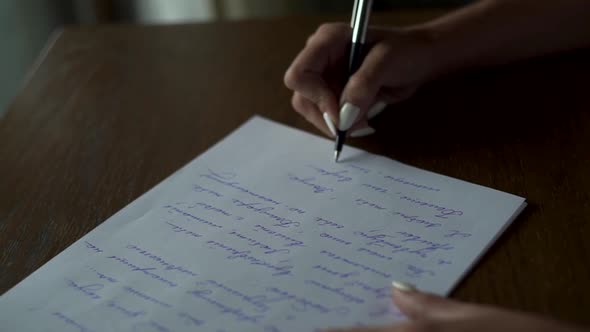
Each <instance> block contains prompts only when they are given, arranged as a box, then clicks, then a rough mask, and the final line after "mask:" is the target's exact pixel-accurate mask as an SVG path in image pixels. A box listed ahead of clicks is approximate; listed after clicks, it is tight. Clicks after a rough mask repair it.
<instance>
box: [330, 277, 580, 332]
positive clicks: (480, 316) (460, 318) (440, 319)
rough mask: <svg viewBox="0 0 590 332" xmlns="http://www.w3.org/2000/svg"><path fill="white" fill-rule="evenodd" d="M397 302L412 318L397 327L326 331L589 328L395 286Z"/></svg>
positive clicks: (554, 331)
mask: <svg viewBox="0 0 590 332" xmlns="http://www.w3.org/2000/svg"><path fill="white" fill-rule="evenodd" d="M392 292H393V301H394V303H395V304H396V305H397V306H398V308H399V309H400V311H401V312H403V313H404V314H405V315H406V316H407V317H408V321H406V322H403V323H400V324H398V325H395V326H386V327H377V328H352V329H337V330H328V331H326V332H471V331H477V332H498V331H502V332H529V331H531V332H532V331H535V332H582V331H587V330H585V329H581V328H578V327H575V326H570V325H566V324H563V323H560V322H557V321H554V320H549V319H546V318H543V317H539V316H535V315H532V314H527V313H521V312H515V311H508V310H504V309H500V308H495V307H491V306H484V305H476V304H470V303H464V302H459V301H455V300H450V299H446V298H443V297H439V296H436V295H431V294H425V293H421V292H419V291H404V290H399V289H396V288H394V289H393V291H392Z"/></svg>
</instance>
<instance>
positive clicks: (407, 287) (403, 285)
mask: <svg viewBox="0 0 590 332" xmlns="http://www.w3.org/2000/svg"><path fill="white" fill-rule="evenodd" d="M391 285H392V286H393V288H395V289H399V290H401V291H403V292H413V291H416V287H415V286H414V285H412V284H409V283H407V282H403V281H393V282H392V283H391Z"/></svg>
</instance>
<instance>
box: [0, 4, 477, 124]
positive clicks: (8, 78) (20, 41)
mask: <svg viewBox="0 0 590 332" xmlns="http://www.w3.org/2000/svg"><path fill="white" fill-rule="evenodd" d="M467 2H469V1H468V0H437V1H435V0H375V1H374V7H375V8H374V9H375V11H395V10H396V9H399V8H424V7H432V8H435V7H436V8H448V7H453V6H459V5H461V4H464V3H467ZM351 7H352V0H349V1H344V0H2V1H0V43H1V44H0V45H2V48H1V49H0V116H2V114H3V113H4V110H5V109H6V106H7V105H8V104H9V102H10V100H11V99H12V98H13V97H14V95H15V94H16V93H17V91H18V90H19V88H20V87H21V86H22V84H23V82H24V81H25V80H26V77H27V73H28V72H30V71H32V70H33V68H34V61H35V59H36V58H37V57H38V55H39V54H40V52H41V50H42V49H43V46H44V45H45V44H46V42H47V40H48V38H49V36H50V34H51V32H52V31H55V30H56V29H59V27H60V26H63V25H64V24H104V23H107V24H108V23H142V24H176V23H187V22H208V21H214V20H242V19H252V18H268V17H281V16H293V15H298V16H300V15H310V16H311V15H320V14H330V13H334V14H345V13H348V12H350V11H351Z"/></svg>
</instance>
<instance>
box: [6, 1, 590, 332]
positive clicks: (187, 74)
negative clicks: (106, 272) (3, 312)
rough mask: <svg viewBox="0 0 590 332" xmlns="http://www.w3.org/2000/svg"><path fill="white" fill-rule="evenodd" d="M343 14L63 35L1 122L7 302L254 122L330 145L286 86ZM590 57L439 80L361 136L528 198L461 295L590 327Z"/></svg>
mask: <svg viewBox="0 0 590 332" xmlns="http://www.w3.org/2000/svg"><path fill="white" fill-rule="evenodd" d="M436 14H438V13H437V12H410V11H407V12H401V13H397V14H395V15H393V14H392V15H388V14H384V15H381V16H379V17H377V18H376V20H375V22H380V23H386V22H388V23H393V24H407V23H410V22H415V21H418V20H425V19H427V18H428V17H431V16H433V15H436ZM327 19H328V18H324V17H313V18H309V17H308V18H303V17H302V18H290V19H276V20H268V21H246V22H219V23H211V24H189V25H176V26H137V25H112V26H100V25H98V26H85V27H67V28H65V29H64V30H63V31H62V32H61V33H59V34H56V35H55V36H54V37H55V38H54V39H53V42H52V43H51V44H50V45H49V46H48V51H47V52H46V54H45V56H43V57H41V58H40V61H39V62H38V65H37V66H36V69H35V70H34V71H33V72H32V74H31V75H30V76H29V78H28V80H27V81H26V84H24V86H23V87H22V89H21V90H20V93H19V94H18V95H17V96H16V98H15V99H14V100H13V102H12V104H11V105H10V107H9V109H8V111H7V113H6V114H5V116H4V117H3V118H2V119H1V120H0V293H4V292H5V291H7V290H8V289H9V288H10V287H12V286H14V285H15V284H16V283H18V282H19V281H21V280H22V279H23V278H25V277H26V276H28V275H29V274H30V273H32V272H33V271H34V270H36V269H37V268H39V267H40V266H41V265H43V264H44V263H45V262H47V261H48V260H49V259H51V258H52V257H53V256H55V255H57V254H58V253H59V252H60V251H62V250H63V249H65V248H66V247H67V246H68V245H70V244H71V243H73V242H74V241H75V240H77V239H78V238H80V237H81V236H82V235H84V234H86V233H87V232H89V231H91V230H92V229H93V228H94V227H96V226H97V225H99V224H100V223H101V222H102V221H104V220H105V219H107V218H108V217H109V216H111V215H112V214H113V213H115V212H116V211H118V210H120V209H121V208H123V207H124V206H125V205H127V204H128V203H129V202H131V201H133V200H134V199H135V198H137V197H138V196H139V195H141V194H142V193H144V192H145V191H147V190H148V189H149V188H151V187H152V186H154V185H155V184H156V183H158V182H159V181H161V180H162V179H164V178H165V177H167V176H169V175H170V174H171V173H172V172H174V171H175V170H177V169H178V168H179V167H181V166H182V165H184V164H185V163H187V162H188V161H190V160H191V159H193V158H194V157H196V156H197V155H199V154H200V153H202V152H203V151H205V150H206V149H207V148H208V147H210V146H211V145H213V144H214V143H216V142H217V141H219V140H220V139H222V138H223V137H224V136H225V135H227V134H228V133H229V132H231V131H232V130H233V129H235V128H237V127H238V126H239V125H240V124H242V123H243V122H244V121H246V120H247V119H248V118H249V117H251V116H252V115H254V114H260V115H263V116H265V117H268V118H270V119H273V120H276V121H279V122H282V123H285V124H288V125H291V126H294V127H297V128H300V129H303V130H306V131H309V132H312V133H317V134H319V133H318V132H317V131H316V130H315V129H314V128H312V127H311V126H310V125H309V124H308V123H306V122H305V120H303V119H302V118H301V117H300V116H299V115H298V114H296V113H295V112H294V111H293V110H292V108H291V106H290V93H289V91H288V90H287V89H286V88H285V87H284V85H283V82H282V77H283V74H284V71H285V69H286V68H287V66H288V65H289V63H290V61H291V60H292V59H293V58H294V56H295V55H296V53H297V52H298V50H299V49H300V48H301V47H302V45H303V43H304V41H305V38H306V37H307V36H308V35H309V34H310V33H311V32H312V31H313V30H314V29H315V28H316V27H317V25H318V24H319V23H320V22H322V21H325V20H327ZM589 59H590V52H588V51H584V50H582V51H577V52H573V53H568V54H562V55H557V56H551V57H546V58H540V59H533V60H529V61H525V62H521V63H517V64H513V65H509V66H503V67H498V68H489V69H485V70H477V71H472V72H468V73H462V74H458V75H455V76H452V77H448V78H445V79H443V80H440V81H438V82H433V83H431V84H428V85H427V86H425V87H424V88H423V89H422V90H421V91H420V92H419V93H418V94H417V95H415V96H414V97H413V98H412V99H410V100H408V101H406V102H403V103H402V104H399V105H396V106H394V107H390V108H389V109H388V110H387V111H386V112H384V114H383V115H382V116H380V117H379V118H378V120H377V121H376V123H374V125H375V127H376V129H377V134H376V135H373V136H371V137H368V138H364V139H357V140H354V141H353V140H350V141H349V142H350V144H352V145H355V146H359V147H362V148H364V149H367V150H368V151H370V152H374V153H379V154H383V155H386V156H389V157H392V158H394V159H397V160H399V161H402V162H405V163H408V164H411V165H414V166H418V167H421V168H425V169H428V170H431V171H434V172H437V173H442V174H445V175H449V176H452V177H456V178H459V179H463V180H467V181H471V182H474V183H478V184H481V185H484V186H489V187H492V188H496V189H499V190H502V191H507V192H510V193H514V194H517V195H520V196H523V197H526V198H527V199H528V202H529V204H530V205H529V207H528V208H527V209H526V210H525V212H524V213H523V214H522V215H521V216H520V217H519V218H518V219H517V220H516V221H515V223H514V224H513V225H512V226H511V227H510V228H509V229H508V230H507V231H506V233H505V234H504V235H503V236H502V237H501V238H500V240H499V241H498V242H497V243H496V244H495V245H494V246H493V247H492V248H491V249H490V251H489V252H488V254H486V255H485V256H484V257H483V259H482V260H481V261H480V263H479V264H478V265H477V266H476V267H475V268H474V269H473V271H472V272H471V273H470V274H469V275H468V276H467V277H466V278H465V280H464V281H463V282H462V283H461V284H460V285H459V286H458V287H457V289H456V290H455V292H454V293H453V294H452V296H453V297H456V298H459V299H462V300H468V301H475V302H480V303H489V304H494V305H501V306H505V307H508V308H513V309H522V310H527V311H533V312H538V313H541V314H548V315H551V316H554V317H556V318H560V319H565V320H569V321H573V322H578V323H583V324H589V323H590V315H588V313H589V312H590V194H589V193H590V61H589ZM300 148H301V149H305V147H300Z"/></svg>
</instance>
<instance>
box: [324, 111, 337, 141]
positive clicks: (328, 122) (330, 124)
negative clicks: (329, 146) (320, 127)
mask: <svg viewBox="0 0 590 332" xmlns="http://www.w3.org/2000/svg"><path fill="white" fill-rule="evenodd" d="M324 121H326V126H328V129H330V132H331V133H332V136H336V127H335V126H334V122H332V119H330V114H328V112H324Z"/></svg>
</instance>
